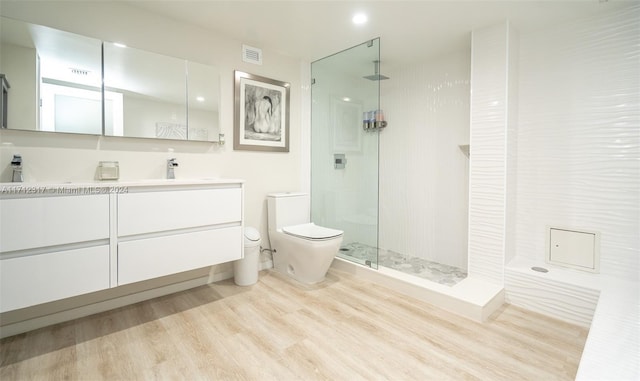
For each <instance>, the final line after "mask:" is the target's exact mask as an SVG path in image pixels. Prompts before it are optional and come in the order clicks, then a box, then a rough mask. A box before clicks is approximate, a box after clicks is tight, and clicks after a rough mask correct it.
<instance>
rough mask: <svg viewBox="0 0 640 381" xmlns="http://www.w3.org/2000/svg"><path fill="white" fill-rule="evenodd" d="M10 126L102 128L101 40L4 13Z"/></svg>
mask: <svg viewBox="0 0 640 381" xmlns="http://www.w3.org/2000/svg"><path fill="white" fill-rule="evenodd" d="M0 24H1V31H2V34H1V35H2V41H1V44H2V46H0V49H1V52H2V54H0V57H1V58H0V73H1V74H3V75H4V78H5V80H6V81H7V82H8V83H9V85H10V88H9V89H8V90H7V92H6V95H5V96H6V99H4V100H3V102H6V104H7V107H6V110H5V109H4V108H3V110H4V112H5V113H6V114H5V115H3V118H6V120H7V124H6V128H11V129H19V130H39V131H54V132H67V133H82V134H95V135H100V134H101V133H102V94H101V93H102V90H101V81H102V70H101V65H102V62H101V46H102V42H101V41H100V40H96V39H92V38H89V37H84V36H79V35H76V34H73V33H68V32H63V31H60V30H56V29H52V28H48V27H44V26H40V25H32V24H27V23H24V22H21V21H16V20H12V19H7V18H2V22H1V23H0Z"/></svg>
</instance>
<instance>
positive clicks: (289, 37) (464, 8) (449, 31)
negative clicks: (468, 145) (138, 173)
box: [120, 0, 637, 65]
mask: <svg viewBox="0 0 640 381" xmlns="http://www.w3.org/2000/svg"><path fill="white" fill-rule="evenodd" d="M120 1H121V2H122V3H125V4H129V5H131V6H134V7H137V8H141V9H144V10H146V11H148V12H152V13H157V14H161V15H164V16H166V17H169V18H172V19H176V20H179V21H182V22H185V23H188V24H192V25H197V26H199V27H202V28H205V29H208V30H211V31H215V32H216V33H219V34H222V35H224V36H227V37H230V38H232V39H236V40H239V41H241V42H243V43H245V44H248V45H251V46H254V47H257V48H261V49H264V50H265V51H266V52H269V51H276V52H279V53H281V54H284V55H287V56H291V57H296V58H301V59H304V60H309V61H314V60H317V59H320V58H323V57H325V56H328V55H331V54H333V53H336V52H338V51H341V50H344V49H346V48H349V47H351V46H354V45H357V44H360V43H362V42H364V41H367V40H369V39H372V38H375V37H381V56H382V60H383V61H384V62H385V65H404V64H407V63H410V62H412V61H421V60H424V59H426V58H428V57H429V56H431V55H435V54H439V53H442V52H443V51H446V50H452V49H455V48H458V47H460V46H463V45H464V44H466V45H469V41H470V31H471V30H473V29H474V28H479V27H483V26H488V25H492V24H495V23H498V22H501V21H503V20H505V19H509V20H510V22H511V23H512V25H514V27H515V28H516V29H517V30H519V31H520V33H527V32H530V31H533V30H536V29H540V28H544V27H545V26H548V25H554V24H557V23H560V22H562V21H567V20H572V19H578V18H583V17H589V16H591V15H594V14H597V13H599V12H606V11H610V10H614V9H618V8H620V7H624V6H628V5H630V4H631V3H632V1H615V0H609V1H607V0H566V1H550V0H547V1H523V0H511V1H481V0H475V1H444V0H442V1H426V0H423V1H415V0H414V1H329V0H322V1H268V0H258V1H239V0H236V1H217V0H216V1H214V0H198V1H193V0H164V1H148V0H120ZM633 2H635V3H637V0H635V1H633ZM356 12H363V13H365V14H367V16H368V19H369V21H368V22H367V23H366V24H364V25H360V26H357V25H354V24H353V23H352V22H351V18H352V16H353V15H354V14H355V13H356Z"/></svg>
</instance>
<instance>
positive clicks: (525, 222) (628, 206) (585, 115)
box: [516, 3, 640, 280]
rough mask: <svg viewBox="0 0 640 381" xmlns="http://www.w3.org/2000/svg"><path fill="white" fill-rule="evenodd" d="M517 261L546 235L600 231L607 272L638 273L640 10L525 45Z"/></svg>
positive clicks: (540, 34) (540, 247)
mask: <svg viewBox="0 0 640 381" xmlns="http://www.w3.org/2000/svg"><path fill="white" fill-rule="evenodd" d="M519 61H520V62H519V71H520V76H519V78H520V79H519V89H518V92H519V114H518V119H519V120H518V136H517V140H518V171H517V176H518V177H517V224H516V245H517V256H518V257H525V258H527V259H530V260H535V261H537V262H539V263H540V262H541V263H544V254H545V247H544V245H545V229H546V227H547V226H559V227H566V228H572V229H585V230H589V231H598V232H600V233H601V251H600V265H601V268H600V272H601V273H602V274H603V275H610V276H614V277H616V278H623V279H627V280H638V277H639V274H640V266H639V263H640V234H639V233H638V232H640V92H639V89H640V69H639V68H640V6H638V4H637V3H636V5H635V6H633V7H630V8H629V9H626V10H624V11H622V12H615V13H610V14H603V15H600V16H597V17H594V18H592V19H585V20H580V21H577V22H573V23H568V24H561V25H558V26H556V27H552V28H546V29H544V30H540V31H537V32H535V33H528V34H526V35H522V36H521V38H520V57H519Z"/></svg>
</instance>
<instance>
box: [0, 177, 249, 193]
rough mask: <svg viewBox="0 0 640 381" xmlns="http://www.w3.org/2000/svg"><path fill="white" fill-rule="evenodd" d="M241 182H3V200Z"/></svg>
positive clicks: (184, 180)
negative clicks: (8, 198)
mask: <svg viewBox="0 0 640 381" xmlns="http://www.w3.org/2000/svg"><path fill="white" fill-rule="evenodd" d="M242 183H244V180H241V179H227V178H202V179H171V180H168V179H145V180H118V181H86V182H82V181H78V182H25V183H0V197H15V196H20V195H39V194H42V195H55V194H58V195H64V194H96V193H102V194H105V193H127V192H129V188H133V189H132V190H136V189H143V188H151V187H152V188H165V187H166V188H175V187H190V186H215V185H226V184H242Z"/></svg>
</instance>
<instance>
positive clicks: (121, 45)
mask: <svg viewBox="0 0 640 381" xmlns="http://www.w3.org/2000/svg"><path fill="white" fill-rule="evenodd" d="M113 44H114V45H115V46H117V47H119V48H126V47H127V45H125V44H123V43H121V42H114V43H113Z"/></svg>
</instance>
